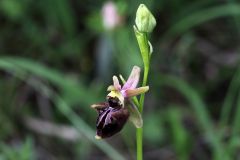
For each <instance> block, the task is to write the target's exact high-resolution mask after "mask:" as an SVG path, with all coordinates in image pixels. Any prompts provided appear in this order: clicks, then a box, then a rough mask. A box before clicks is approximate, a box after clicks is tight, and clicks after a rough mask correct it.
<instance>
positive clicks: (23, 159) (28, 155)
mask: <svg viewBox="0 0 240 160" xmlns="http://www.w3.org/2000/svg"><path fill="white" fill-rule="evenodd" d="M32 145H33V144H32V140H31V139H30V138H27V139H26V141H25V142H24V143H23V144H16V146H13V147H10V146H8V145H6V144H3V143H1V144H0V159H1V160H16V159H18V160H29V159H31V160H34V159H35V154H34V150H33V147H32Z"/></svg>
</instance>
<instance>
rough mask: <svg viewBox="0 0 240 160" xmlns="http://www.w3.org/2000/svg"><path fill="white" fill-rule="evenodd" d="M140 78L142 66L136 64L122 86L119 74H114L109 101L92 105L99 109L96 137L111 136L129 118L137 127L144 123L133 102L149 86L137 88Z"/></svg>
mask: <svg viewBox="0 0 240 160" xmlns="http://www.w3.org/2000/svg"><path fill="white" fill-rule="evenodd" d="M139 78H140V68H139V67H137V66H134V67H133V69H132V72H131V74H130V76H129V78H128V80H127V81H126V83H125V84H124V85H123V86H121V85H120V83H119V80H118V78H117V76H113V85H111V86H109V87H108V91H109V92H110V93H109V94H108V95H107V98H106V99H107V101H106V102H104V103H99V104H93V105H92V106H91V107H92V108H94V109H96V110H97V111H98V118H97V123H96V126H97V133H96V136H95V137H96V139H101V138H107V137H111V136H112V135H114V134H116V133H118V132H119V131H121V129H122V128H123V126H124V125H125V123H126V122H127V120H128V118H129V119H130V120H131V121H132V122H133V124H134V125H135V126H136V127H137V128H141V127H142V125H143V121H142V117H141V114H140V113H139V111H138V109H137V107H136V106H135V104H134V103H133V102H132V99H131V98H132V97H134V96H137V95H140V94H142V93H145V92H147V91H148V90H149V87H148V86H144V87H139V88H137V84H138V82H139Z"/></svg>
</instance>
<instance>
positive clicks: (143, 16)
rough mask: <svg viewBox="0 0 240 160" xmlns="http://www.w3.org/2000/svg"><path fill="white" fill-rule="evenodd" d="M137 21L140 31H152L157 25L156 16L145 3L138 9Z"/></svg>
mask: <svg viewBox="0 0 240 160" xmlns="http://www.w3.org/2000/svg"><path fill="white" fill-rule="evenodd" d="M135 23H136V26H137V29H138V31H140V32H147V33H149V32H152V30H153V28H154V27H155V26H156V20H155V18H154V16H153V15H152V13H151V12H150V11H149V10H148V8H147V7H146V6H145V5H144V4H140V5H139V7H138V9H137V13H136V19H135Z"/></svg>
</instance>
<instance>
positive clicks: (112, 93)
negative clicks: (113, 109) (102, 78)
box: [107, 90, 124, 106]
mask: <svg viewBox="0 0 240 160" xmlns="http://www.w3.org/2000/svg"><path fill="white" fill-rule="evenodd" d="M107 97H112V98H114V97H117V98H118V99H119V101H120V102H121V104H122V106H124V105H123V104H124V97H123V95H122V93H121V92H119V91H116V90H114V91H111V92H110V93H109V94H108V95H107Z"/></svg>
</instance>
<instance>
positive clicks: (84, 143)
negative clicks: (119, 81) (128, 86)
mask: <svg viewBox="0 0 240 160" xmlns="http://www.w3.org/2000/svg"><path fill="white" fill-rule="evenodd" d="M140 3H145V4H146V5H147V6H148V8H149V9H150V10H151V11H152V13H153V15H155V17H156V19H157V26H156V28H155V30H154V32H153V33H152V34H151V35H150V39H151V42H152V45H153V48H154V52H153V55H152V63H151V71H150V80H149V86H150V91H149V92H148V94H147V96H146V103H145V107H144V159H146V160H158V159H159V160H188V159H189V160H212V159H213V160H235V159H240V124H239V123H240V68H239V60H240V54H239V51H240V50H239V49H240V3H239V1H237V0H221V1H219V0H165V1H163V0H148V1H134V0H129V1H127V0H117V1H113V2H109V1H103V0H95V1H91V0H41V1H36V0H1V1H0V77H1V78H0V160H69V159H73V160H77V159H78V160H79V159H80V160H107V159H113V160H122V159H129V160H131V159H135V139H134V137H135V128H134V126H133V125H132V124H131V123H128V124H127V125H126V126H125V127H124V129H123V130H122V132H121V133H119V134H117V135H116V136H114V137H112V138H109V139H106V141H105V140H104V141H97V140H95V139H94V135H95V120H96V117H97V114H96V112H95V111H94V110H93V109H90V105H91V104H93V103H96V102H101V101H104V100H105V96H106V93H107V92H106V88H107V87H108V86H109V85H110V84H111V83H112V81H111V79H112V75H114V74H115V75H118V74H122V75H123V76H124V77H127V76H128V74H129V72H130V71H131V69H132V67H133V65H139V66H142V60H141V56H140V54H139V50H138V46H137V43H136V39H135V35H134V32H133V28H132V26H133V25H134V20H135V12H136V9H137V7H138V5H139V4H140ZM104 6H105V7H104ZM106 6H107V7H106ZM103 10H105V11H106V10H107V11H106V13H107V14H108V16H106V15H105V16H103V13H105V12H104V11H103ZM115 10H116V13H115V12H114V11H115ZM106 18H107V19H106ZM109 18H110V22H111V20H113V24H112V25H111V24H109V23H110V22H108V19H109Z"/></svg>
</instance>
